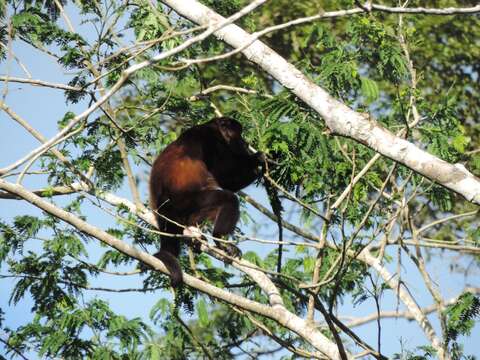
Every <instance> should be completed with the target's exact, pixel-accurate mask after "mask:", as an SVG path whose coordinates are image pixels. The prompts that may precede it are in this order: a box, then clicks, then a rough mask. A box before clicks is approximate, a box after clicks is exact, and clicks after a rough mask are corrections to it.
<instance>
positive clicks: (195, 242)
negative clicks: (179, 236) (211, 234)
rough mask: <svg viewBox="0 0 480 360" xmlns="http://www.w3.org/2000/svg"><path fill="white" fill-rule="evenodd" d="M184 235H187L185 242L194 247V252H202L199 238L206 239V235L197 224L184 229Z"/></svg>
mask: <svg viewBox="0 0 480 360" xmlns="http://www.w3.org/2000/svg"><path fill="white" fill-rule="evenodd" d="M183 235H185V236H186V237H187V239H185V242H186V243H187V244H188V245H189V246H190V247H191V248H192V250H193V252H194V253H196V254H200V253H201V252H202V250H201V247H202V244H201V242H200V241H199V240H205V241H206V239H205V237H204V236H203V235H202V231H201V230H200V229H199V228H198V227H196V226H187V227H186V228H185V229H183Z"/></svg>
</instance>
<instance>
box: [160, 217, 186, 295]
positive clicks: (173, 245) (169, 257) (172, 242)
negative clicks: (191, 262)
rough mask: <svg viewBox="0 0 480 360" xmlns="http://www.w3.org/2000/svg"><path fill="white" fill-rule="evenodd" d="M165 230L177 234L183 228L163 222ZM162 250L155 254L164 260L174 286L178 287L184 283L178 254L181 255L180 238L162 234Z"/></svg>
mask: <svg viewBox="0 0 480 360" xmlns="http://www.w3.org/2000/svg"><path fill="white" fill-rule="evenodd" d="M163 225H164V226H165V231H166V232H167V233H169V234H177V233H179V231H181V229H178V228H177V226H176V225H174V224H163ZM160 240H161V247H160V251H159V252H158V253H156V254H155V257H156V258H157V259H159V260H161V261H162V262H163V264H164V265H165V266H166V268H167V270H168V272H169V273H170V282H171V285H172V287H174V288H175V287H178V286H179V285H181V284H182V283H183V273H182V268H181V267H180V263H179V261H178V255H180V238H178V237H170V236H165V235H162V237H161V239H160Z"/></svg>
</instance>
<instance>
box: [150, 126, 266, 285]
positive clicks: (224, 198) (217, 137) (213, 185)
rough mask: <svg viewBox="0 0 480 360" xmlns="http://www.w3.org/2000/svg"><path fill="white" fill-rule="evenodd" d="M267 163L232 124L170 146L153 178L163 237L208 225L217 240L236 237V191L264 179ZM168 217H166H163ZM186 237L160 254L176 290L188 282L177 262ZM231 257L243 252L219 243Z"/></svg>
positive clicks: (166, 241)
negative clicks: (251, 149)
mask: <svg viewBox="0 0 480 360" xmlns="http://www.w3.org/2000/svg"><path fill="white" fill-rule="evenodd" d="M263 161H264V157H263V154H261V153H256V154H253V153H252V152H250V151H249V149H248V145H247V144H246V142H245V141H244V140H243V138H242V126H241V125H240V123H239V122H237V121H236V120H233V119H230V118H217V119H214V120H211V121H209V122H207V123H205V124H202V125H198V126H194V127H192V128H190V129H188V130H187V131H185V132H184V133H183V134H181V135H180V137H179V138H178V139H177V140H176V141H174V142H173V143H171V144H170V145H168V146H167V147H166V148H165V150H164V151H163V152H162V153H161V154H160V155H159V156H158V157H157V159H156V160H155V162H154V164H153V167H152V172H151V174H150V205H151V207H152V209H153V210H154V211H155V212H156V213H157V214H156V219H157V223H158V227H159V229H160V230H161V231H164V232H167V233H171V234H183V228H182V227H180V226H178V225H175V224H173V223H172V222H170V221H168V220H166V219H165V218H164V217H166V218H168V219H171V220H173V221H175V222H177V223H179V224H182V225H185V226H195V225H197V224H199V223H201V222H203V221H205V220H210V221H212V222H213V223H214V225H213V233H212V235H213V236H214V237H222V236H225V235H228V234H230V233H232V232H233V230H234V228H235V225H236V223H237V221H238V217H239V203H238V199H237V197H236V195H235V194H234V193H235V192H236V191H239V190H240V189H242V188H244V187H246V186H247V185H249V184H251V183H252V182H253V181H254V180H255V179H257V178H258V177H259V176H260V175H261V165H262V164H263ZM160 214H161V215H163V216H164V217H163V216H161V215H160ZM182 240H183V239H182V238H181V237H169V236H162V237H161V249H160V252H158V253H157V254H155V256H156V257H158V258H159V259H160V260H161V261H162V262H163V263H164V264H165V266H166V267H167V269H168V270H169V272H170V278H171V284H172V286H173V287H176V286H178V285H180V284H181V283H182V281H183V277H182V270H181V268H180V264H179V262H178V260H177V257H178V255H179V253H180V245H181V241H182ZM217 246H218V247H220V248H222V249H224V250H225V251H227V253H228V254H230V255H232V256H239V255H240V251H239V250H238V249H237V248H236V247H235V246H233V245H230V246H227V245H225V244H222V243H220V242H217Z"/></svg>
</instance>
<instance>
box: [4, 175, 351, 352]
mask: <svg viewBox="0 0 480 360" xmlns="http://www.w3.org/2000/svg"><path fill="white" fill-rule="evenodd" d="M0 189H3V190H5V191H7V192H9V193H12V194H15V195H17V196H19V197H21V198H22V199H24V200H26V201H28V202H29V203H31V204H32V205H34V206H36V207H38V208H40V209H42V210H44V211H46V212H47V213H49V214H51V215H53V216H55V217H57V218H59V219H62V220H63V221H65V222H67V223H69V224H70V225H72V226H74V227H75V228H76V229H78V230H80V231H82V232H83V233H85V234H87V235H90V236H92V237H94V238H96V239H98V240H100V241H102V242H103V243H105V244H107V245H109V246H111V247H113V248H114V249H116V250H118V251H120V252H121V253H123V254H125V255H127V256H130V257H132V258H135V259H137V260H139V261H141V262H143V263H145V264H147V265H149V266H151V267H152V268H153V269H155V270H158V271H161V272H163V273H165V274H167V273H168V271H167V269H166V267H165V266H164V265H163V263H162V262H161V261H160V260H158V259H157V258H156V257H154V256H152V255H150V254H147V253H146V252H143V251H140V250H138V249H137V248H135V247H133V246H131V245H129V244H127V243H125V242H123V241H121V240H119V239H117V238H116V237H114V236H112V235H110V234H109V233H107V232H105V231H103V230H101V229H99V228H97V227H95V226H92V225H90V224H89V223H87V222H85V221H83V220H81V219H80V218H78V217H77V216H75V215H73V214H72V213H69V212H67V211H65V210H63V209H61V208H59V207H57V206H55V205H53V204H52V203H50V202H48V201H45V200H44V199H42V198H41V197H39V196H37V195H35V194H33V193H32V192H30V191H28V190H27V189H25V188H24V187H23V186H21V185H16V184H12V183H9V182H6V181H4V180H2V179H0ZM132 205H133V204H132ZM183 276H184V282H185V284H186V285H188V286H191V287H193V288H196V289H198V290H200V291H202V292H204V293H206V294H208V295H210V296H212V297H215V298H217V299H219V300H221V301H224V302H226V303H229V304H231V305H235V306H239V307H241V308H243V309H245V310H248V311H251V312H253V313H256V314H258V315H262V316H265V317H267V318H270V319H272V320H274V321H276V322H278V323H279V324H280V325H282V326H284V327H286V328H287V329H289V330H291V331H293V332H295V333H297V334H298V335H299V336H301V337H302V338H304V339H305V340H306V341H308V342H309V343H310V344H312V346H314V347H315V348H316V349H317V350H318V351H320V352H322V353H324V354H325V355H326V356H328V357H329V358H332V359H340V355H339V352H338V349H337V345H336V344H335V343H333V342H331V341H330V340H329V339H328V338H327V337H325V336H324V335H323V334H322V333H321V332H320V331H319V330H318V329H315V328H314V327H312V326H311V325H309V324H307V322H306V321H305V320H303V319H302V318H300V317H298V316H296V315H295V314H293V313H291V312H289V311H288V310H286V309H285V308H284V307H283V306H272V307H270V306H267V305H264V304H261V303H258V302H256V301H252V300H249V299H246V298H244V297H242V296H239V295H237V294H234V293H231V292H228V291H226V290H223V289H220V288H217V287H215V286H213V285H210V284H208V283H206V282H204V281H202V280H199V279H197V278H195V277H193V276H191V275H188V274H184V275H183ZM348 358H349V359H352V357H351V355H348Z"/></svg>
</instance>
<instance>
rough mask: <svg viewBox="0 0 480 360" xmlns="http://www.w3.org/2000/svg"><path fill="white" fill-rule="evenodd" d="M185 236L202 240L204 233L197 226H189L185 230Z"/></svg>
mask: <svg viewBox="0 0 480 360" xmlns="http://www.w3.org/2000/svg"><path fill="white" fill-rule="evenodd" d="M183 235H185V236H189V237H194V238H201V237H202V232H201V231H200V229H199V228H198V227H196V226H188V227H186V228H185V229H183Z"/></svg>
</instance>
